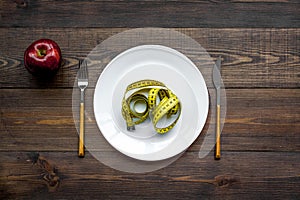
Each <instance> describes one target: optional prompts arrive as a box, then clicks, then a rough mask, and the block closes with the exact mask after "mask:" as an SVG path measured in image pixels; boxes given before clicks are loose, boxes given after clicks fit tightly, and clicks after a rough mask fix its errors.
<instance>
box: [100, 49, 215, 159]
mask: <svg viewBox="0 0 300 200" xmlns="http://www.w3.org/2000/svg"><path fill="white" fill-rule="evenodd" d="M143 79H153V80H157V81H160V82H163V83H164V84H165V85H166V86H167V87H168V88H169V89H171V90H172V91H173V92H174V93H175V94H176V95H177V96H178V98H179V100H180V102H181V105H182V111H181V116H180V119H179V121H178V122H177V124H176V126H175V127H174V128H173V129H172V130H171V131H169V132H168V133H166V134H164V135H159V134H154V132H153V131H154V130H153V129H152V128H151V123H147V122H144V123H143V124H141V125H137V126H136V131H134V132H128V131H127V129H126V123H125V121H124V119H123V118H122V114H121V107H122V105H121V101H122V98H123V95H124V92H125V90H126V87H127V85H129V84H130V83H132V82H135V81H139V80H143ZM208 108H209V96H208V91H207V87H206V84H205V81H204V79H203V77H202V75H201V73H200V71H199V70H198V68H197V67H196V66H195V65H194V64H193V63H192V62H191V61H190V60H189V59H188V58H187V57H186V56H185V55H183V54H181V53H180V52H178V51H176V50H174V49H171V48H168V47H165V46H161V45H142V46H137V47H134V48H131V49H128V50H126V51H124V52H122V53H121V54H119V55H118V56H117V57H115V58H114V59H113V60H112V61H111V62H110V63H109V64H108V65H107V66H106V68H105V69H104V71H103V72H102V73H101V75H100V77H99V79H98V81H97V84H96V88H95V93H94V113H95V118H96V121H97V125H98V127H99V129H100V131H101V133H102V134H103V136H104V137H105V139H106V140H107V141H108V142H109V143H110V144H111V145H112V146H113V147H114V148H115V149H117V150H118V151H120V152H121V153H123V154H125V155H127V156H129V157H132V158H135V159H138V160H144V161H158V160H163V159H167V158H170V157H173V156H175V155H177V154H179V153H181V152H183V151H184V150H186V149H187V148H188V147H189V146H190V145H191V144H192V143H193V142H194V141H195V140H196V138H197V137H198V136H199V134H200V133H201V130H202V128H203V126H204V124H205V121H206V118H207V114H208Z"/></svg>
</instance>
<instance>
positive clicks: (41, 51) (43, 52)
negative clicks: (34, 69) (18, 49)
mask: <svg viewBox="0 0 300 200" xmlns="http://www.w3.org/2000/svg"><path fill="white" fill-rule="evenodd" d="M46 54H47V50H46V49H39V50H38V56H40V57H44V56H45V55H46Z"/></svg>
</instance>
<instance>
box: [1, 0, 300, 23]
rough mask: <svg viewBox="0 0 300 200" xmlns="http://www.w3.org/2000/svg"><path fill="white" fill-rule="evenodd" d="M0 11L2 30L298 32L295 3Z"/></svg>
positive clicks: (85, 5)
mask: <svg viewBox="0 0 300 200" xmlns="http://www.w3.org/2000/svg"><path fill="white" fill-rule="evenodd" d="M0 10H1V17H0V26H1V27H34V28H36V27H43V28H49V27H50V28H53V27H214V28H215V27H242V28H244V27H251V28H253V27H261V28H265V27H269V28H273V27H289V28H291V27H294V28H298V27H299V25H300V24H299V22H300V20H299V1H297V0H289V1H286V0H276V1H274V0H273V1H270V0H260V1H257V0H247V1H239V0H238V1H203V0H201V1H164V2H161V1H157V0H154V1H107V0H105V1H92V0H89V1H84V2H82V1H79V0H77V1H73V0H67V1H54V2H52V1H48V0H42V1H27V0H17V1H9V0H2V1H1V3H0ZM70 13H72V15H71V16H70Z"/></svg>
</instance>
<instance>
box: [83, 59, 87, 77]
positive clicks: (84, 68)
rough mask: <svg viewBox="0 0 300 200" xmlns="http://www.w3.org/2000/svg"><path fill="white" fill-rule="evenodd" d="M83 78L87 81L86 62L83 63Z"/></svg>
mask: <svg viewBox="0 0 300 200" xmlns="http://www.w3.org/2000/svg"><path fill="white" fill-rule="evenodd" d="M83 62H84V63H83V73H82V74H83V78H84V79H87V78H88V69H87V62H86V61H83Z"/></svg>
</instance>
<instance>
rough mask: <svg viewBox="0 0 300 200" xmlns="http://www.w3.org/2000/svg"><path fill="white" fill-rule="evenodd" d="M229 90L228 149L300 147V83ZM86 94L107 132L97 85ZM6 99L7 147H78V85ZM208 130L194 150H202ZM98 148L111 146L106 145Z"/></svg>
mask: <svg viewBox="0 0 300 200" xmlns="http://www.w3.org/2000/svg"><path fill="white" fill-rule="evenodd" d="M226 93H227V115H226V119H225V125H224V129H223V132H222V150H223V151H279V152H289V151H293V152H299V151H300V146H299V144H300V135H299V130H300V123H299V119H300V98H299V96H300V90H299V89H227V90H226ZM86 97H87V102H86V111H87V113H86V115H87V118H88V120H87V128H88V129H89V130H90V132H91V133H94V134H101V133H100V132H99V130H98V128H97V125H96V122H95V119H94V116H93V104H92V98H93V90H91V89H89V90H88V91H87V93H86ZM0 105H1V123H0V132H1V136H2V139H1V140H0V150H1V151H16V150H18V151H76V150H77V142H78V138H77V131H76V128H75V122H74V120H73V113H72V89H47V90H44V89H1V92H0ZM209 123H210V121H209V120H208V121H207V124H206V126H205V128H204V131H203V134H204V133H206V131H207V129H208V125H209ZM203 134H202V135H201V136H200V137H199V139H198V140H197V141H196V142H195V143H194V144H193V145H192V147H191V148H189V151H192V152H199V150H200V147H201V144H202V142H203V139H204V137H205V135H203ZM103 144H106V141H105V140H104V139H103ZM98 148H99V149H100V150H104V151H105V150H109V149H105V145H103V146H101V147H98Z"/></svg>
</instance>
